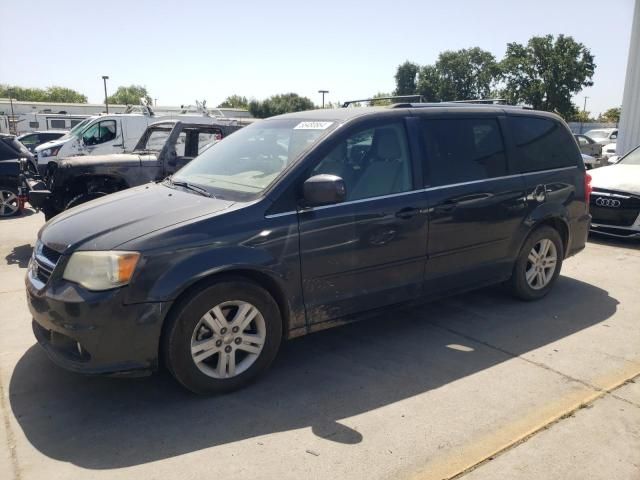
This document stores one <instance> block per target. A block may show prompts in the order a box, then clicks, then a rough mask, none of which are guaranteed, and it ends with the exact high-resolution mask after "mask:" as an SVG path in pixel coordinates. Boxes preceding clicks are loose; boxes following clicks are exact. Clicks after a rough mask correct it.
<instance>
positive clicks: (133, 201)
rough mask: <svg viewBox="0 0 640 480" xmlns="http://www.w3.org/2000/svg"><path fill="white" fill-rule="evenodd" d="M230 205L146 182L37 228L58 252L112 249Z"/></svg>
mask: <svg viewBox="0 0 640 480" xmlns="http://www.w3.org/2000/svg"><path fill="white" fill-rule="evenodd" d="M231 205H233V202H230V201H227V200H218V199H214V198H209V197H204V196H202V195H198V194H195V193H190V192H186V191H183V190H179V189H173V188H169V187H166V186H164V185H160V184H155V183H149V184H147V185H141V186H139V187H136V188H130V189H128V190H123V191H121V192H118V193H114V194H112V195H107V196H106V197H103V198H100V199H97V200H93V201H91V202H88V203H86V204H84V205H80V206H78V207H76V208H72V209H70V210H68V211H66V212H63V213H61V214H60V215H58V216H56V217H55V218H53V219H52V220H51V221H50V222H48V223H47V224H45V226H44V227H42V229H41V230H40V232H39V233H38V238H40V240H41V241H42V242H44V243H45V245H47V246H49V247H51V248H53V249H54V250H57V251H59V252H62V253H67V251H69V252H72V251H75V250H112V249H114V248H117V247H118V246H119V245H122V244H123V243H125V242H128V241H129V240H133V239H134V238H137V237H140V236H142V235H146V234H148V233H151V232H154V231H156V230H160V229H163V228H166V227H170V226H172V225H177V224H180V223H182V222H186V221H189V220H192V219H194V218H197V217H201V216H211V215H214V214H216V213H217V212H220V211H222V210H224V209H226V208H228V207H230V206H231Z"/></svg>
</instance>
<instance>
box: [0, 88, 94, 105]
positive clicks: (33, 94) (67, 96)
mask: <svg viewBox="0 0 640 480" xmlns="http://www.w3.org/2000/svg"><path fill="white" fill-rule="evenodd" d="M0 97H6V98H9V97H11V98H13V99H14V100H21V101H25V102H60V103H87V97H86V95H83V94H81V93H79V92H76V91H75V90H72V89H70V88H66V87H58V86H52V87H47V88H25V87H19V86H17V85H4V84H0Z"/></svg>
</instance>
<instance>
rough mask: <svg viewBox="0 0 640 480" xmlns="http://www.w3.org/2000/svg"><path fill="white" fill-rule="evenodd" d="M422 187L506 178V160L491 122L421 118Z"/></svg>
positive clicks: (498, 130) (500, 135) (493, 124)
mask: <svg viewBox="0 0 640 480" xmlns="http://www.w3.org/2000/svg"><path fill="white" fill-rule="evenodd" d="M422 135H423V138H424V142H425V146H426V148H427V160H428V165H425V168H424V172H425V184H426V185H431V186H439V185H451V184H454V183H462V182H469V181H474V180H484V179H488V178H495V177H501V176H504V175H507V158H506V155H505V149H504V142H503V140H502V133H501V132H500V126H499V124H498V121H497V120H495V119H488V118H460V119H423V120H422Z"/></svg>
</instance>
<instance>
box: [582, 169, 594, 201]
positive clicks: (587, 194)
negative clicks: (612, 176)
mask: <svg viewBox="0 0 640 480" xmlns="http://www.w3.org/2000/svg"><path fill="white" fill-rule="evenodd" d="M592 191H593V187H592V186H591V175H589V174H588V173H586V172H585V174H584V201H585V202H586V204H587V206H588V205H589V201H590V200H591V192H592Z"/></svg>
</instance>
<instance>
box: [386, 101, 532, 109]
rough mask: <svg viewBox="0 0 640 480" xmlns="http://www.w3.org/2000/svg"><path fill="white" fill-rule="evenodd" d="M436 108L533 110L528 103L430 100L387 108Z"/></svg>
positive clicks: (398, 104)
mask: <svg viewBox="0 0 640 480" xmlns="http://www.w3.org/2000/svg"><path fill="white" fill-rule="evenodd" d="M429 107H431V108H438V107H456V108H464V107H467V108H474V107H475V108H481V107H499V108H507V109H509V108H513V109H520V110H533V108H532V107H530V106H528V105H501V104H497V103H480V102H469V103H467V102H432V103H394V104H393V105H389V108H429Z"/></svg>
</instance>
